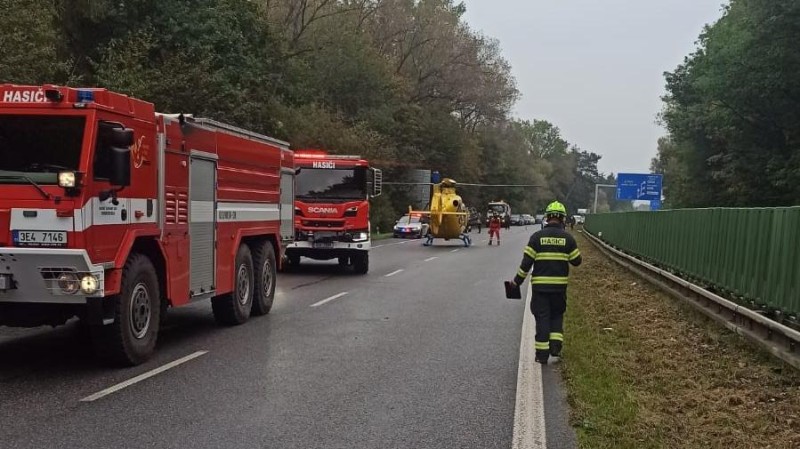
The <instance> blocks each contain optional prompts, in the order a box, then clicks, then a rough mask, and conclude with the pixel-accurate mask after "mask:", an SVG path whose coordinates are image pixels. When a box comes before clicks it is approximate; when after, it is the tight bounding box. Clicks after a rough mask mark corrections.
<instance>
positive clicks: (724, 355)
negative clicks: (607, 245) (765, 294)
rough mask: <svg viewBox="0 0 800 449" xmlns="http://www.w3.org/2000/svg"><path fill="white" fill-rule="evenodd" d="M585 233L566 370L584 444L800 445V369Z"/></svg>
mask: <svg viewBox="0 0 800 449" xmlns="http://www.w3.org/2000/svg"><path fill="white" fill-rule="evenodd" d="M577 238H578V242H579V244H580V245H581V251H582V253H583V255H584V265H582V266H581V267H580V268H578V269H576V270H574V271H573V274H572V276H571V279H570V288H569V308H568V311H567V317H566V323H565V325H566V329H565V335H566V338H567V339H568V340H567V341H568V342H567V344H566V346H565V349H564V355H565V363H564V365H563V371H564V375H565V379H566V385H567V394H568V398H569V401H570V405H571V406H572V410H573V412H572V413H573V415H572V423H573V425H574V426H575V427H576V428H577V432H578V440H579V444H580V446H581V447H582V448H637V449H638V448H726V449H733V448H787V449H788V448H800V373H798V372H797V371H795V370H793V369H792V368H791V367H789V366H788V365H785V364H783V363H782V362H780V361H776V360H773V359H771V358H770V357H769V356H768V355H766V354H764V353H763V352H761V351H759V350H758V349H757V348H755V347H753V346H750V345H749V344H748V343H747V342H745V341H744V340H743V339H741V338H740V337H738V336H736V335H735V334H733V333H731V332H728V331H727V330H725V329H722V328H721V327H719V326H718V325H717V324H716V323H714V322H713V321H711V320H710V319H708V318H706V317H704V316H702V315H700V314H699V313H697V312H695V311H694V310H692V309H691V308H690V306H688V305H684V304H682V303H680V302H679V301H677V300H675V299H674V298H672V297H670V296H669V295H667V294H666V293H663V292H661V291H660V290H658V289H657V288H656V287H653V286H651V285H649V284H647V283H645V282H644V281H643V280H642V279H640V278H638V277H636V276H635V275H633V274H631V273H630V272H628V271H627V270H625V269H624V268H622V267H620V266H619V265H616V264H615V263H614V262H612V261H611V260H609V259H608V258H606V257H605V256H604V255H603V254H602V253H601V252H600V251H599V250H597V248H595V247H594V246H593V245H592V244H591V243H590V242H589V241H588V240H586V238H584V237H583V236H582V235H580V234H578V236H577Z"/></svg>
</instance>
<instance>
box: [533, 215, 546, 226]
mask: <svg viewBox="0 0 800 449" xmlns="http://www.w3.org/2000/svg"><path fill="white" fill-rule="evenodd" d="M535 220H536V221H535V222H534V224H542V222H543V221H544V214H536V218H535Z"/></svg>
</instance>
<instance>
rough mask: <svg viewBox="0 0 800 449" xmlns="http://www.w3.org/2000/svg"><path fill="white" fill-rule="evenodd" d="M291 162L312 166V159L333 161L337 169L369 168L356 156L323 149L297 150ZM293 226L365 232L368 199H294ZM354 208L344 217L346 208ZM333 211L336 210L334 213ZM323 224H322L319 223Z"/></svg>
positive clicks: (301, 165) (302, 165)
mask: <svg viewBox="0 0 800 449" xmlns="http://www.w3.org/2000/svg"><path fill="white" fill-rule="evenodd" d="M294 161H295V166H296V167H297V168H313V164H314V163H315V162H317V163H319V162H333V163H335V164H336V167H337V168H354V167H363V168H369V162H368V161H367V160H365V159H360V158H356V157H355V156H339V155H329V154H328V153H327V152H326V151H323V150H296V151H295V152H294ZM294 204H295V218H294V223H295V229H296V230H298V231H302V232H314V231H328V232H331V231H335V232H347V231H367V230H368V229H369V201H367V199H366V198H364V199H363V200H361V199H360V200H353V201H347V202H319V201H314V202H308V201H301V200H295V202H294ZM353 207H356V208H357V211H356V215H355V216H347V217H346V216H344V215H345V214H344V212H345V211H346V210H347V209H350V208H353ZM309 208H321V209H325V210H326V212H325V213H320V212H314V211H312V210H309ZM334 210H335V212H334ZM321 224H324V225H325V226H319V225H321Z"/></svg>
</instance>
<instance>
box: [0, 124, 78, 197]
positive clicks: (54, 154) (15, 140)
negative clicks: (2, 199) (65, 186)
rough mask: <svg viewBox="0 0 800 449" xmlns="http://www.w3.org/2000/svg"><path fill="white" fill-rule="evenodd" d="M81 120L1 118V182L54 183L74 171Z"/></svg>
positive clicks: (76, 162)
mask: <svg viewBox="0 0 800 449" xmlns="http://www.w3.org/2000/svg"><path fill="white" fill-rule="evenodd" d="M84 123H85V119H84V117H75V116H61V117H57V116H38V115H37V116H34V115H0V183H5V184H9V183H14V184H17V183H20V182H25V180H28V181H34V182H36V183H41V184H57V183H58V172H59V171H65V170H66V171H77V169H78V163H79V161H80V156H81V145H82V143H83V133H84Z"/></svg>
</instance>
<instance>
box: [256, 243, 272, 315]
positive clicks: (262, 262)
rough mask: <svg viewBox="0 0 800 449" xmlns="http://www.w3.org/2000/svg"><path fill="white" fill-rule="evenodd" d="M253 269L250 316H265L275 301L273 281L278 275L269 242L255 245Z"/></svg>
mask: <svg viewBox="0 0 800 449" xmlns="http://www.w3.org/2000/svg"><path fill="white" fill-rule="evenodd" d="M253 266H254V267H255V292H254V293H253V308H252V309H251V311H250V315H253V316H261V315H266V314H268V313H269V311H270V310H271V309H272V302H273V301H274V300H275V280H276V277H277V275H278V271H277V267H276V263H275V250H274V249H273V248H272V244H271V243H269V242H263V243H259V244H256V245H255V246H254V248H253Z"/></svg>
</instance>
